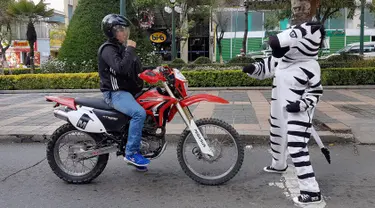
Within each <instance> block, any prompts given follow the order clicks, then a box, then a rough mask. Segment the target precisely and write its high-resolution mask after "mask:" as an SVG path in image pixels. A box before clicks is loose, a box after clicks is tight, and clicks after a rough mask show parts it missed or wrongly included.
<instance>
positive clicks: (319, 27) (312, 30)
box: [311, 25, 322, 34]
mask: <svg viewBox="0 0 375 208" xmlns="http://www.w3.org/2000/svg"><path fill="white" fill-rule="evenodd" d="M321 28H322V26H321V25H312V26H311V34H314V33H315V32H316V31H318V30H320V29H321Z"/></svg>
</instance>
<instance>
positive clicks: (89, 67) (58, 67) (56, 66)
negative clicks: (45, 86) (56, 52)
mask: <svg viewBox="0 0 375 208" xmlns="http://www.w3.org/2000/svg"><path fill="white" fill-rule="evenodd" d="M95 71H98V68H97V65H96V64H95V63H94V61H92V60H89V61H82V62H81V63H75V62H69V61H67V60H51V61H46V62H44V63H43V64H42V65H41V72H42V73H44V74H48V73H84V72H95Z"/></svg>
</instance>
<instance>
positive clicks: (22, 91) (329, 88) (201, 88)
mask: <svg viewBox="0 0 375 208" xmlns="http://www.w3.org/2000/svg"><path fill="white" fill-rule="evenodd" d="M270 89H272V88H271V87H268V86H267V87H261V86H259V87H190V88H189V91H223V90H233V91H236V90H270ZM324 89H328V90H335V89H337V90H339V89H340V90H343V89H344V90H345V89H375V85H342V86H324ZM85 92H100V89H43V90H0V94H26V93H85Z"/></svg>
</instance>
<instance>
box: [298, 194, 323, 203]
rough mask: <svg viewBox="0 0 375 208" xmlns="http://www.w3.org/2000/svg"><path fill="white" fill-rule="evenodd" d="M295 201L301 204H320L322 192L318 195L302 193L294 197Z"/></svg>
mask: <svg viewBox="0 0 375 208" xmlns="http://www.w3.org/2000/svg"><path fill="white" fill-rule="evenodd" d="M293 201H294V203H296V204H300V205H308V204H319V203H321V202H322V196H321V195H320V194H318V195H316V196H310V195H308V194H301V195H299V196H297V197H294V198H293Z"/></svg>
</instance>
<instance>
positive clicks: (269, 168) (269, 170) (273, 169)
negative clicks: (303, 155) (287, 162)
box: [263, 166, 288, 173]
mask: <svg viewBox="0 0 375 208" xmlns="http://www.w3.org/2000/svg"><path fill="white" fill-rule="evenodd" d="M286 169H288V166H286V168H285V169H283V170H277V169H275V168H273V167H271V166H267V167H264V168H263V170H264V171H266V172H268V173H285V171H286Z"/></svg>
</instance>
